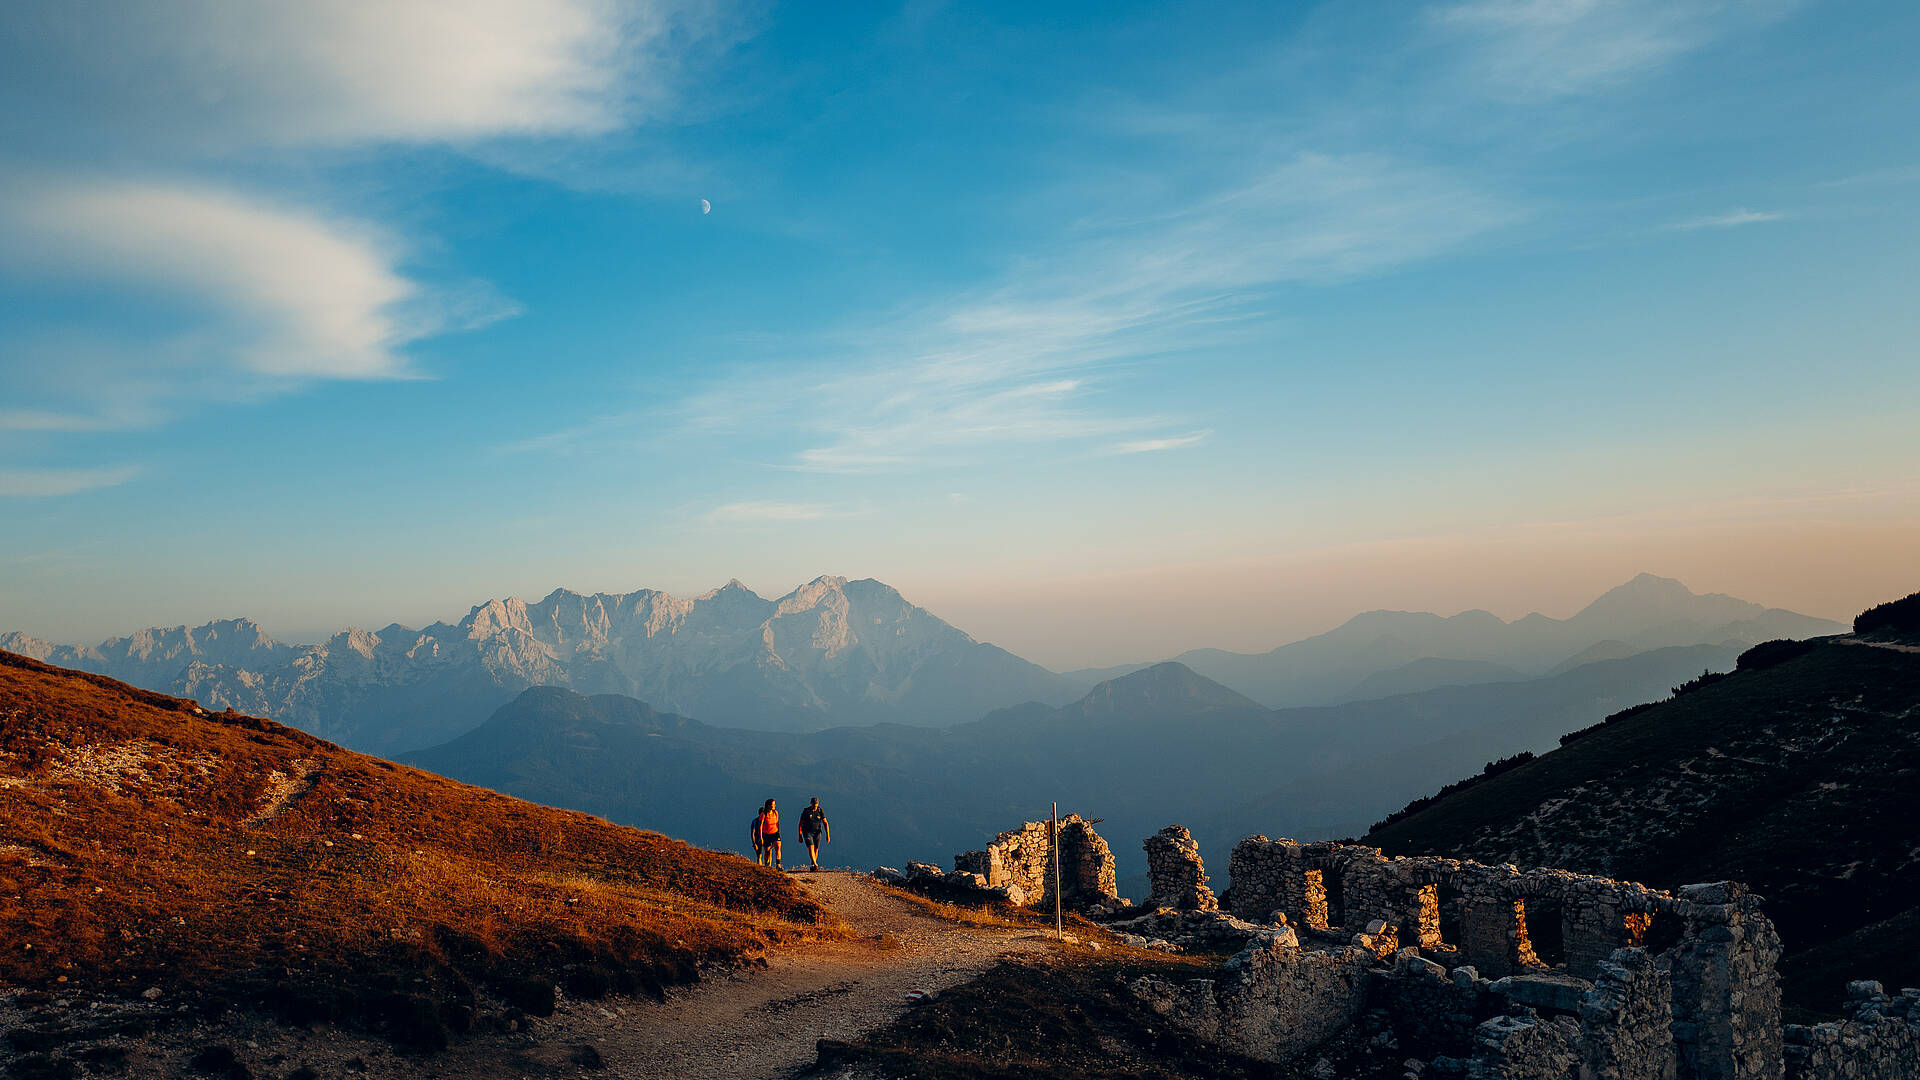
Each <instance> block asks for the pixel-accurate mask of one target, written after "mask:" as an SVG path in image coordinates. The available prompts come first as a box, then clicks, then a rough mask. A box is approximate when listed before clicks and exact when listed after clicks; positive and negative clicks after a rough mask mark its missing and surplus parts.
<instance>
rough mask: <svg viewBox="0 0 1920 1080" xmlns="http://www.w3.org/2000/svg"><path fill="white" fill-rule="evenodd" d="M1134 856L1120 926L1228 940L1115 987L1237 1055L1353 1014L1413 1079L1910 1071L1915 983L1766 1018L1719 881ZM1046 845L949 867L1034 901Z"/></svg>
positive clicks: (1266, 850)
mask: <svg viewBox="0 0 1920 1080" xmlns="http://www.w3.org/2000/svg"><path fill="white" fill-rule="evenodd" d="M1143 846H1144V848H1145V850H1146V854H1147V864H1148V877H1149V880H1150V882H1151V890H1152V895H1151V896H1150V897H1149V899H1148V900H1147V902H1146V903H1145V904H1143V905H1142V908H1146V909H1152V910H1156V911H1157V914H1154V915H1151V916H1148V917H1147V918H1146V919H1142V918H1139V917H1136V918H1135V919H1134V920H1133V922H1134V924H1139V923H1142V922H1144V921H1152V922H1155V923H1156V924H1158V923H1167V924H1168V925H1170V926H1171V925H1178V924H1182V921H1183V920H1184V921H1185V923H1187V924H1192V925H1190V926H1189V929H1190V930H1193V931H1197V932H1199V934H1200V936H1201V939H1204V937H1205V934H1206V932H1208V929H1209V927H1211V930H1212V931H1213V932H1224V933H1228V934H1231V935H1237V936H1238V939H1239V940H1241V941H1244V942H1246V945H1245V947H1244V948H1243V949H1242V951H1241V952H1240V953H1239V954H1238V955H1236V956H1234V957H1233V958H1232V959H1231V960H1229V961H1227V963H1226V964H1225V965H1223V966H1222V967H1221V968H1220V969H1219V971H1218V972H1217V973H1216V974H1215V977H1213V978H1209V979H1194V980H1187V981H1185V982H1182V983H1175V982H1172V981H1170V980H1167V979H1163V978H1158V977H1152V976H1149V977H1143V978H1141V979H1138V980H1135V982H1134V983H1133V984H1132V986H1131V989H1132V992H1133V993H1134V994H1135V995H1136V996H1138V997H1139V998H1141V999H1142V1000H1143V1001H1145V1002H1146V1003H1148V1004H1149V1005H1150V1006H1151V1007H1153V1008H1154V1009H1155V1010H1157V1011H1158V1012H1160V1013H1161V1014H1163V1015H1164V1016H1166V1017H1167V1018H1168V1019H1169V1020H1170V1021H1173V1022H1175V1023H1177V1024H1180V1025H1181V1026H1184V1027H1186V1028H1188V1029H1189V1030H1191V1031H1193V1032H1194V1033H1196V1034H1198V1035H1200V1036H1202V1037H1203V1038H1206V1039H1209V1040H1211V1041H1214V1042H1217V1043H1220V1044H1223V1045H1225V1046H1228V1047H1231V1048H1233V1049H1235V1050H1236V1051H1238V1052H1240V1053H1242V1054H1245V1055H1247V1056H1249V1057H1253V1058H1256V1059H1259V1060H1265V1061H1273V1062H1287V1061H1289V1060H1292V1059H1294V1058H1295V1057H1296V1056H1297V1055H1300V1054H1302V1053H1303V1052H1305V1051H1308V1050H1311V1049H1313V1048H1314V1047H1316V1046H1319V1045H1321V1044H1322V1043H1325V1042H1326V1041H1327V1040H1329V1039H1330V1038H1332V1037H1333V1036H1335V1035H1338V1034H1340V1033H1342V1032H1345V1031H1347V1030H1349V1029H1350V1028H1353V1027H1354V1026H1355V1025H1356V1024H1367V1023H1373V1024H1384V1025H1385V1026H1386V1028H1387V1030H1388V1031H1389V1032H1390V1034H1391V1036H1392V1038H1393V1040H1394V1042H1395V1043H1396V1044H1397V1045H1398V1047H1399V1048H1400V1049H1401V1050H1402V1051H1403V1052H1406V1053H1409V1054H1411V1055H1412V1057H1410V1058H1409V1066H1410V1067H1411V1066H1413V1065H1415V1064H1418V1065H1419V1066H1420V1067H1419V1068H1418V1069H1413V1070H1412V1071H1411V1072H1410V1073H1409V1076H1415V1075H1417V1076H1418V1077H1419V1078H1420V1080H1496V1078H1498V1080H1920V989H1905V990H1902V991H1901V992H1900V993H1899V995H1897V996H1890V995H1888V994H1886V993H1885V992H1884V991H1883V990H1882V988H1881V987H1880V985H1879V984H1878V983H1870V982H1862V983H1854V984H1851V985H1850V986H1849V988H1848V990H1849V995H1850V998H1851V1004H1850V1006H1849V1007H1850V1009H1851V1010H1852V1016H1851V1017H1850V1018H1849V1019H1848V1020H1845V1021H1842V1022H1836V1023H1828V1024H1820V1025H1817V1026H1813V1027H1802V1026H1797V1025H1783V1024H1782V1023H1781V1019H1780V994H1779V987H1778V978H1777V974H1776V965H1777V963H1778V961H1779V958H1780V954H1781V945H1780V938H1779V935H1778V934H1777V933H1775V931H1774V928H1773V924H1772V922H1771V921H1770V920H1769V919H1768V918H1767V917H1766V915H1765V914H1764V913H1763V912H1762V911H1761V909H1760V900H1759V898H1758V897H1755V896H1753V895H1751V894H1750V893H1749V892H1748V890H1747V889H1746V888H1745V886H1743V885H1740V884H1739V883H1737V882H1715V883H1711V884H1704V885H1689V886H1684V887H1682V888H1680V889H1677V890H1674V891H1672V892H1668V891H1663V890H1658V889H1651V888H1648V887H1646V886H1644V885H1641V884H1638V883H1635V882H1624V881H1614V880H1609V879H1606V878H1600V877H1593V876H1589V875H1584V874H1575V873H1571V872H1569V871H1564V870H1551V869H1526V870H1523V869H1521V868H1519V867H1515V866H1513V865H1511V864H1504V865H1500V866H1488V865H1484V864H1480V863H1475V862H1469V861H1465V860H1456V859H1445V858H1437V857H1396V858H1387V857H1385V856H1383V855H1382V854H1381V853H1380V852H1379V850H1378V849H1375V848H1369V847H1363V846H1360V845H1354V844H1338V843H1314V844H1298V843H1295V842H1293V841H1291V840H1284V839H1283V840H1269V839H1267V838H1266V837H1264V836H1255V837H1249V838H1248V839H1246V840H1244V841H1242V842H1241V843H1240V844H1239V845H1237V846H1236V847H1235V848H1234V851H1233V855H1232V862H1231V867H1232V877H1233V887H1232V888H1231V889H1229V890H1228V891H1227V892H1226V893H1225V894H1223V895H1221V896H1220V897H1218V898H1216V897H1215V896H1214V895H1213V893H1212V892H1211V890H1210V889H1208V887H1207V876H1206V870H1205V867H1204V865H1203V863H1202V861H1201V858H1200V852H1199V847H1198V845H1196V844H1195V843H1194V842H1193V838H1192V836H1191V835H1190V834H1189V833H1188V832H1187V830H1186V829H1185V828H1182V827H1180V826H1169V827H1168V828H1166V829H1162V830H1161V831H1160V832H1158V833H1156V834H1155V835H1153V836H1151V837H1149V838H1147V840H1146V841H1145V843H1144V845H1143ZM1051 854H1052V851H1051V844H1050V834H1049V826H1048V823H1047V822H1029V823H1027V824H1025V825H1023V826H1022V827H1021V828H1019V829H1014V830H1011V831H1009V832H1005V833H1002V834H1000V835H999V836H998V837H997V838H995V840H994V842H993V843H992V844H990V845H988V847H987V848H985V849H983V850H980V851H970V852H965V853H963V854H961V855H959V856H956V857H955V860H954V863H955V873H956V874H959V873H968V874H978V875H979V876H980V879H981V881H982V882H984V883H985V884H986V885H987V886H989V887H994V888H1004V889H1006V890H1007V893H1008V895H1009V897H1010V898H1014V899H1016V902H1025V903H1037V902H1039V901H1041V900H1042V899H1044V898H1045V897H1047V896H1048V895H1050V893H1051V889H1052V879H1051V873H1050V869H1049V868H1050V865H1051V862H1052V859H1051ZM1061 856H1062V860H1063V862H1064V863H1065V865H1066V874H1067V879H1066V890H1065V892H1066V896H1067V897H1068V898H1069V900H1070V901H1073V902H1076V903H1077V905H1078V906H1081V907H1083V908H1085V907H1090V906H1092V907H1099V906H1105V907H1106V908H1107V909H1108V910H1110V911H1111V910H1113V909H1114V908H1115V907H1116V906H1117V905H1116V901H1115V900H1114V897H1115V888H1114V870H1113V856H1112V853H1111V851H1110V850H1109V849H1108V847H1107V844H1106V842H1105V841H1104V840H1102V839H1101V838H1100V837H1099V836H1098V834H1096V833H1095V832H1094V831H1093V828H1092V824H1091V823H1089V822H1087V821H1085V820H1083V819H1081V818H1080V817H1079V816H1078V815H1071V816H1069V817H1067V818H1065V819H1063V820H1062V821H1061ZM929 869H934V868H929ZM1139 910H1140V909H1135V912H1136V915H1137V912H1138V911H1139ZM1168 920H1171V922H1168ZM1195 920H1198V923H1196V922H1195ZM1201 924H1206V925H1201ZM1214 924H1218V925H1214ZM1136 928H1137V926H1136ZM1295 928H1298V931H1299V935H1296V933H1295ZM1302 935H1303V936H1304V938H1305V945H1306V947H1304V948H1303V947H1301V945H1302ZM1416 1059H1417V1060H1416Z"/></svg>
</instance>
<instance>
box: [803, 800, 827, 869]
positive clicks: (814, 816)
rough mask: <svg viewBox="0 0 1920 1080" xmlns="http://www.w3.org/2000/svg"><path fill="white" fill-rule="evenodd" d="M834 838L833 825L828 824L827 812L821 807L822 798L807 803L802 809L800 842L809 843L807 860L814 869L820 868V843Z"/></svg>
mask: <svg viewBox="0 0 1920 1080" xmlns="http://www.w3.org/2000/svg"><path fill="white" fill-rule="evenodd" d="M832 839H833V827H832V826H830V825H828V824H827V812H826V811H825V810H822V809H820V798H819V796H815V797H814V800H813V801H812V802H810V803H808V804H807V808H806V809H805V810H802V811H800V842H801V843H803V844H805V845H807V861H808V862H810V863H812V864H813V869H814V870H815V871H818V870H819V869H820V844H821V843H822V842H823V841H830V840H832Z"/></svg>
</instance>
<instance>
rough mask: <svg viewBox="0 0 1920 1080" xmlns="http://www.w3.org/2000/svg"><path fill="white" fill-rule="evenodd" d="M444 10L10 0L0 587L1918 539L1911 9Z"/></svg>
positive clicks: (1088, 636)
mask: <svg viewBox="0 0 1920 1080" xmlns="http://www.w3.org/2000/svg"><path fill="white" fill-rule="evenodd" d="M406 11H407V13H408V14H407V17H406V18H398V17H394V16H393V14H392V12H391V11H390V10H389V11H385V12H384V13H383V10H382V9H381V8H379V7H373V6H361V5H355V4H312V5H299V6H294V7H288V8H272V9H268V8H249V7H246V6H244V5H243V6H238V7H226V6H221V5H200V4H193V3H187V4H182V5H179V6H174V7H163V8H155V9H143V10H141V11H136V12H128V13H126V14H125V15H124V16H122V17H119V18H115V19H101V18H97V17H95V16H93V15H90V14H88V13H87V12H86V11H84V10H81V9H76V8H72V7H70V6H67V5H59V4H51V3H35V4H29V5H27V8H26V9H25V10H23V11H22V12H21V14H20V15H19V17H17V18H11V19H8V20H6V25H5V27H4V28H0V72H4V74H0V106H4V107H0V135H3V136H4V139H3V140H0V145H4V147H5V149H4V150H3V151H0V196H4V198H0V629H20V630H25V631H27V632H29V633H33V634H35V635H37V636H40V637H45V638H49V639H54V640H59V641H68V642H81V643H91V642H97V641H99V640H101V639H102V638H105V637H108V636H110V635H116V634H123V633H126V632H128V631H130V630H133V629H136V628H139V627H144V626H149V625H177V624H182V623H185V624H197V623H201V622H205V621H206V620H208V619H210V618H220V617H232V616H237V615H245V616H248V617H252V618H255V619H257V620H259V621H260V622H261V623H262V624H263V625H265V626H266V627H268V629H269V630H270V631H271V632H273V633H274V634H275V635H276V636H280V637H285V638H287V639H290V640H298V639H301V638H304V637H310V636H312V635H316V634H319V633H323V632H326V631H329V630H332V629H337V628H339V627H342V626H346V625H349V624H359V625H370V626H380V625H386V624H387V623H389V622H394V621H399V622H402V623H407V624H412V625H417V624H420V623H424V622H429V621H432V620H435V619H453V618H457V617H459V616H460V615H462V614H464V613H465V611H466V610H467V608H468V607H469V606H470V605H472V604H474V603H476V602H479V601H481V600H484V599H487V598H489V597H498V596H505V595H508V594H520V595H525V596H539V595H544V594H545V593H546V592H547V591H549V590H550V589H552V588H554V587H559V586H564V587H568V588H573V589H577V590H580V591H629V590H632V589H635V588H641V587H654V588H662V589H666V590H668V591H670V592H675V593H680V594H686V593H698V592H701V591H704V590H706V589H709V588H712V587H714V586H716V585H718V584H719V583H722V582H724V581H726V580H727V579H729V578H735V577H737V578H739V579H741V580H743V581H745V582H747V583H748V584H750V585H752V586H753V587H755V589H756V590H758V591H761V592H763V593H765V594H768V595H779V594H780V593H782V592H785V591H786V590H787V589H789V588H791V587H792V586H793V585H794V584H797V583H799V582H803V581H806V580H808V579H810V578H812V577H814V576H816V575H818V574H821V573H837V574H846V575H849V576H866V577H874V578H878V579H880V580H882V581H885V582H887V583H889V584H891V585H894V586H895V587H897V588H899V589H901V591H902V592H903V593H905V594H906V595H907V596H908V597H910V598H911V599H913V600H914V601H915V602H917V603H919V604H921V605H923V606H925V607H927V608H928V609H929V610H931V611H933V612H935V613H936V614H938V615H940V616H941V617H943V618H945V619H947V620H949V621H950V622H952V623H954V624H955V625H957V626H960V627H961V628H963V629H965V630H967V631H968V632H969V633H972V634H973V635H974V636H976V637H978V638H980V639H982V640H986V641H992V642H994V643H996V644H999V645H1001V646H1003V647H1005V648H1008V649H1010V650H1012V651H1013V652H1016V653H1018V654H1020V655H1022V656H1026V657H1028V658H1030V659H1033V660H1035V661H1036V662H1039V663H1042V664H1045V665H1047V666H1050V667H1054V668H1056V669H1060V668H1074V667H1081V666H1102V665H1109V664H1118V663H1125V662H1132V661H1138V660H1147V659H1154V658H1158V657H1162V656H1167V655H1172V654H1176V653H1178V652H1181V651H1183V650H1185V649H1189V648H1194V647H1219V648H1228V649H1235V650H1246V651H1254V650H1261V649H1266V648H1271V647H1273V646H1274V645H1277V644H1280V643H1282V642H1285V641H1289V640H1295V639H1297V638H1300V637H1303V636H1307V635H1310V634H1313V633H1318V632H1320V631H1323V630H1326V629H1329V628H1330V627H1332V626H1334V625H1337V624H1338V623H1339V622H1341V621H1343V620H1344V619H1345V618H1347V617H1349V616H1351V615H1352V614H1354V613H1356V612H1359V611H1363V610H1367V609H1371V608H1379V607H1395V608H1409V609H1419V610H1434V611H1438V612H1441V613H1443V614H1450V613H1452V612H1455V611H1459V610H1461V609H1464V608H1475V607H1481V608H1486V609H1488V610H1491V611H1493V612H1495V613H1496V614H1499V615H1501V616H1502V617H1505V618H1514V617H1517V616H1520V615H1524V614H1526V613H1527V612H1529V611H1533V610H1539V611H1541V612H1543V613H1545V614H1549V615H1555V616H1565V615H1568V614H1571V613H1572V612H1573V611H1574V610H1577V609H1578V607H1579V606H1580V605H1581V604H1584V603H1585V602H1586V601H1588V600H1591V599H1592V598H1593V597H1594V596H1596V595H1598V594H1599V593H1600V592H1601V591H1603V590H1605V589H1606V588H1609V587H1611V586H1613V585H1617V584H1619V583H1620V582H1622V581H1625V580H1627V579H1628V578H1630V577H1632V576H1633V575H1634V574H1637V573H1640V572H1642V571H1647V572H1652V573H1656V574H1660V575H1662V576H1667V577H1673V578H1677V579H1679V580H1681V581H1683V582H1685V583H1686V584H1687V585H1688V586H1689V587H1691V588H1692V589H1694V590H1695V591H1696V592H1720V593H1727V594H1731V595H1734V596H1739V597H1742V598H1744V599H1749V600H1753V601H1756V602H1759V603H1764V604H1768V605H1771V606H1778V607H1786V608H1791V609H1793V610H1797V611H1802V612H1805V613H1807V614H1813V615H1821V616H1826V617H1830V618H1835V619H1845V618H1848V617H1850V616H1851V615H1852V614H1854V613H1855V612H1857V611H1858V610H1860V609H1861V608H1863V607H1865V606H1868V605H1870V604H1872V603H1876V602H1879V601H1882V600H1886V599H1889V598H1892V597H1894V596H1898V595H1904V594H1905V593H1907V592H1911V591H1913V590H1914V589H1915V588H1920V580H1917V579H1916V578H1915V577H1914V573H1915V571H1914V566H1915V562H1914V559H1913V553H1914V552H1915V551H1920V438H1917V437H1916V432H1917V431H1920V362H1917V359H1916V357H1917V356H1920V352H1917V350H1916V347H1915V345H1916V342H1917V341H1920V308H1916V306H1915V305H1914V304H1913V302H1912V295H1911V294H1912V291H1913V290H1912V282H1914V281H1916V280H1920V133H1917V132H1916V130H1915V128H1914V125H1913V124H1912V112H1913V109H1912V102H1913V101H1914V100H1916V97H1920V69H1916V68H1915V66H1914V65H1913V64H1912V62H1911V58H1912V56H1913V55H1914V53H1915V51H1916V50H1917V49H1920V8H1915V7H1914V6H1913V5H1910V4H1900V3H1894V2H1879V0H1870V2H1867V3H1862V4H1855V5H1849V6H1848V7H1847V8H1846V9H1845V10H1844V11H1842V10H1839V9H1835V8H1833V7H1831V6H1827V5H1820V4H1815V3H1810V2H1799V0H1768V2H1765V3H1755V4H1736V5H1727V4H1722V3H1717V2H1693V0H1665V2H1659V3H1654V2H1648V0H1611V2H1604V3H1565V4H1557V3H1552V2H1541V0H1434V2H1430V3H1423V4H1414V5H1405V6H1398V7H1394V8H1392V9H1390V10H1388V9H1369V8H1362V7H1355V6H1353V5H1343V4H1338V3H1308V4H1298V5H1271V4H1214V5H1205V6H1190V7H1180V6H1170V5H1131V6H1130V5H1124V4H1123V5H1111V4H1099V5H1091V4H1090V5H1079V6H1075V5H1067V6H1064V7H1059V6H1056V7H1050V8H1048V9H1046V10H1044V11H1041V10H1038V9H1032V8H1029V7H1025V6H1021V5H966V6H943V5H939V4H922V3H907V4H903V5H901V6H898V7H894V8H857V9H856V8H848V9H837V8H834V9H822V8H819V7H817V6H816V7H783V6H778V5H773V6H766V5H761V6H746V5H736V4H732V3H727V2H721V0H713V2H708V0H684V2H682V0H657V2H645V3H630V4H622V3H608V4H603V3H598V2H588V0H578V2H573V0H564V2H555V3H549V4H521V3H515V2H507V3H502V4H498V5H489V6H486V7H484V8H469V7H462V6H457V5H439V6H436V5H433V4H423V5H420V6H418V7H415V8H407V9H406Z"/></svg>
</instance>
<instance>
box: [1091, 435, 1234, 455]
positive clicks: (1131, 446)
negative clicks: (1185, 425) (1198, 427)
mask: <svg viewBox="0 0 1920 1080" xmlns="http://www.w3.org/2000/svg"><path fill="white" fill-rule="evenodd" d="M1211 434H1213V432H1211V431H1195V432H1192V433H1190V434H1187V435H1172V436H1168V437H1167V438H1164V439H1136V440H1134V441H1132V442H1123V443H1118V444H1115V445H1114V446H1113V447H1112V448H1110V449H1109V451H1108V452H1109V453H1114V454H1150V453H1154V452H1155V451H1159V450H1182V449H1185V448H1186V447H1189V446H1198V445H1199V444H1200V443H1202V442H1205V441H1206V439H1207V436H1209V435H1211Z"/></svg>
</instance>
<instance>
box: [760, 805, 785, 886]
mask: <svg viewBox="0 0 1920 1080" xmlns="http://www.w3.org/2000/svg"><path fill="white" fill-rule="evenodd" d="M758 820H759V822H760V855H761V862H760V865H761V866H771V867H773V868H774V869H775V870H785V869H786V867H784V866H782V865H781V864H780V807H779V806H778V805H777V804H776V803H775V802H774V801H773V800H772V799H768V800H767V805H766V806H765V807H764V808H763V809H762V810H761V811H760V817H759V819H758Z"/></svg>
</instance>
